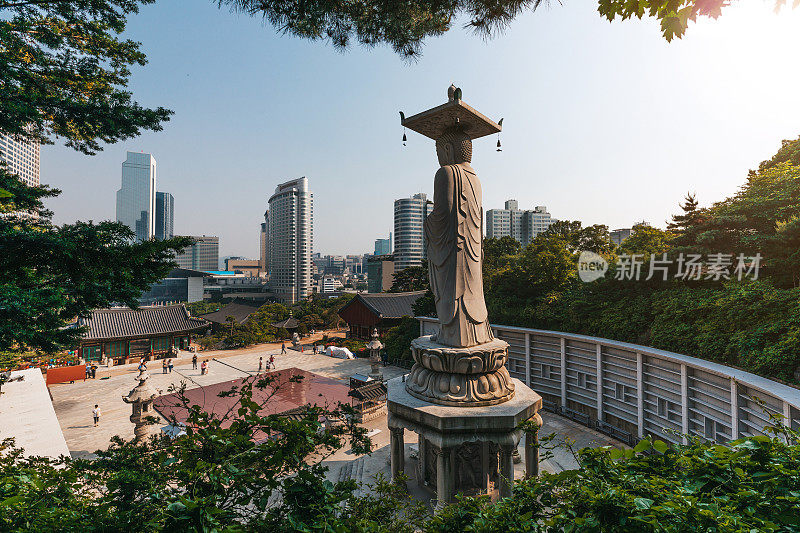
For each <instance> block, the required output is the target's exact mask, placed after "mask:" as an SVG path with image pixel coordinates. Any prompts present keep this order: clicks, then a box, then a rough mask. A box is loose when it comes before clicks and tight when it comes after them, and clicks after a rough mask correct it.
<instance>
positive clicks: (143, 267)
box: [0, 166, 192, 353]
mask: <svg viewBox="0 0 800 533" xmlns="http://www.w3.org/2000/svg"><path fill="white" fill-rule="evenodd" d="M0 188H3V189H6V190H7V191H9V192H10V193H11V196H9V197H6V198H0V212H3V213H6V215H5V216H3V217H0V249H2V250H3V253H2V254H0V272H2V273H3V276H2V279H0V351H7V352H23V351H26V350H37V351H41V352H45V353H53V352H56V351H58V350H60V349H63V348H65V347H69V346H71V345H74V343H75V341H76V339H77V338H78V336H79V334H80V333H81V332H80V331H78V330H77V329H74V328H64V326H65V325H66V324H67V323H68V322H69V321H70V320H72V319H74V318H75V317H76V316H78V315H83V314H85V313H87V312H88V311H89V310H91V309H93V308H97V307H108V306H110V305H111V304H112V303H123V304H127V305H130V306H133V307H135V306H136V305H137V304H138V302H137V298H138V297H139V296H140V295H141V293H142V292H143V291H145V290H147V289H148V288H149V286H150V284H152V283H154V282H156V281H158V280H159V279H161V278H163V277H165V276H166V275H167V274H168V273H169V271H170V270H171V269H172V268H173V267H174V259H173V258H174V254H175V253H176V252H177V251H179V250H181V249H182V248H183V247H184V246H187V245H188V244H190V243H191V242H192V241H191V240H190V239H188V238H185V237H179V238H175V239H171V240H165V241H155V240H154V241H146V242H139V243H133V242H132V239H133V232H132V231H131V230H130V229H129V228H128V227H126V226H124V225H122V224H118V223H115V222H100V223H98V224H95V223H93V222H76V223H75V224H65V225H63V226H54V225H53V224H52V223H51V222H50V216H51V215H52V213H50V212H49V211H47V210H46V209H44V205H43V203H42V200H43V199H44V198H48V197H52V196H56V195H57V194H58V193H59V192H60V191H58V190H55V189H50V188H48V187H46V186H45V187H29V186H28V185H25V184H24V183H22V182H21V181H20V180H19V179H17V176H15V175H12V174H10V173H9V172H7V171H6V170H5V168H3V167H1V166H0ZM33 213H38V215H33Z"/></svg>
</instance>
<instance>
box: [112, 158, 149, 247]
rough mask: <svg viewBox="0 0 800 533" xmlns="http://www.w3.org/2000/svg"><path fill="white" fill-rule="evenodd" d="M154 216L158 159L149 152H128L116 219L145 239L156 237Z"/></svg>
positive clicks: (142, 239)
mask: <svg viewBox="0 0 800 533" xmlns="http://www.w3.org/2000/svg"><path fill="white" fill-rule="evenodd" d="M155 215H156V160H155V158H153V156H152V155H150V154H145V153H137V152H128V158H127V159H126V160H125V162H124V163H122V187H121V188H120V189H119V190H118V191H117V222H122V223H123V224H125V225H126V226H128V227H129V228H131V229H132V230H133V231H134V233H136V240H137V241H146V240H149V239H152V238H153V237H155V229H156V220H155Z"/></svg>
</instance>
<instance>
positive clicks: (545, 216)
mask: <svg viewBox="0 0 800 533" xmlns="http://www.w3.org/2000/svg"><path fill="white" fill-rule="evenodd" d="M554 222H555V219H553V218H552V217H551V216H550V213H548V212H547V208H546V207H545V206H543V205H537V206H536V207H535V208H534V209H533V210H526V211H521V210H520V209H519V204H518V203H517V201H516V200H508V201H506V203H505V209H489V210H488V211H486V237H487V238H489V239H491V238H496V239H499V238H501V237H507V236H510V237H513V238H514V239H516V240H517V241H519V242H520V243H521V244H522V245H523V246H527V245H528V244H529V243H530V242H531V241H532V240H533V239H534V237H536V236H537V235H539V234H540V233H544V232H545V231H547V228H549V227H550V225H551V224H552V223H554Z"/></svg>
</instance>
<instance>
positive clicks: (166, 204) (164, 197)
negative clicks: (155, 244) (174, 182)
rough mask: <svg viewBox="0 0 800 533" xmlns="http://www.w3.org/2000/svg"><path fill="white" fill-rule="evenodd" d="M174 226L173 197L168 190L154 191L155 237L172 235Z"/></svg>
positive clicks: (161, 238) (162, 238) (162, 237)
mask: <svg viewBox="0 0 800 533" xmlns="http://www.w3.org/2000/svg"><path fill="white" fill-rule="evenodd" d="M174 227H175V199H174V198H173V197H172V195H171V194H170V193H168V192H157V193H156V232H155V234H156V239H158V240H160V241H163V240H166V239H171V238H172V237H173V228H174Z"/></svg>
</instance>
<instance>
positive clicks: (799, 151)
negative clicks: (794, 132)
mask: <svg viewBox="0 0 800 533" xmlns="http://www.w3.org/2000/svg"><path fill="white" fill-rule="evenodd" d="M781 163H788V164H789V165H791V166H794V167H800V137H798V138H797V139H794V140H788V139H784V140H783V141H781V147H780V149H779V150H778V153H776V154H775V155H774V156H772V159H769V160H767V161H762V162H761V164H760V165H758V170H760V171H764V170H769V169H770V168H773V167H776V166H778V165H780V164H781Z"/></svg>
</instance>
